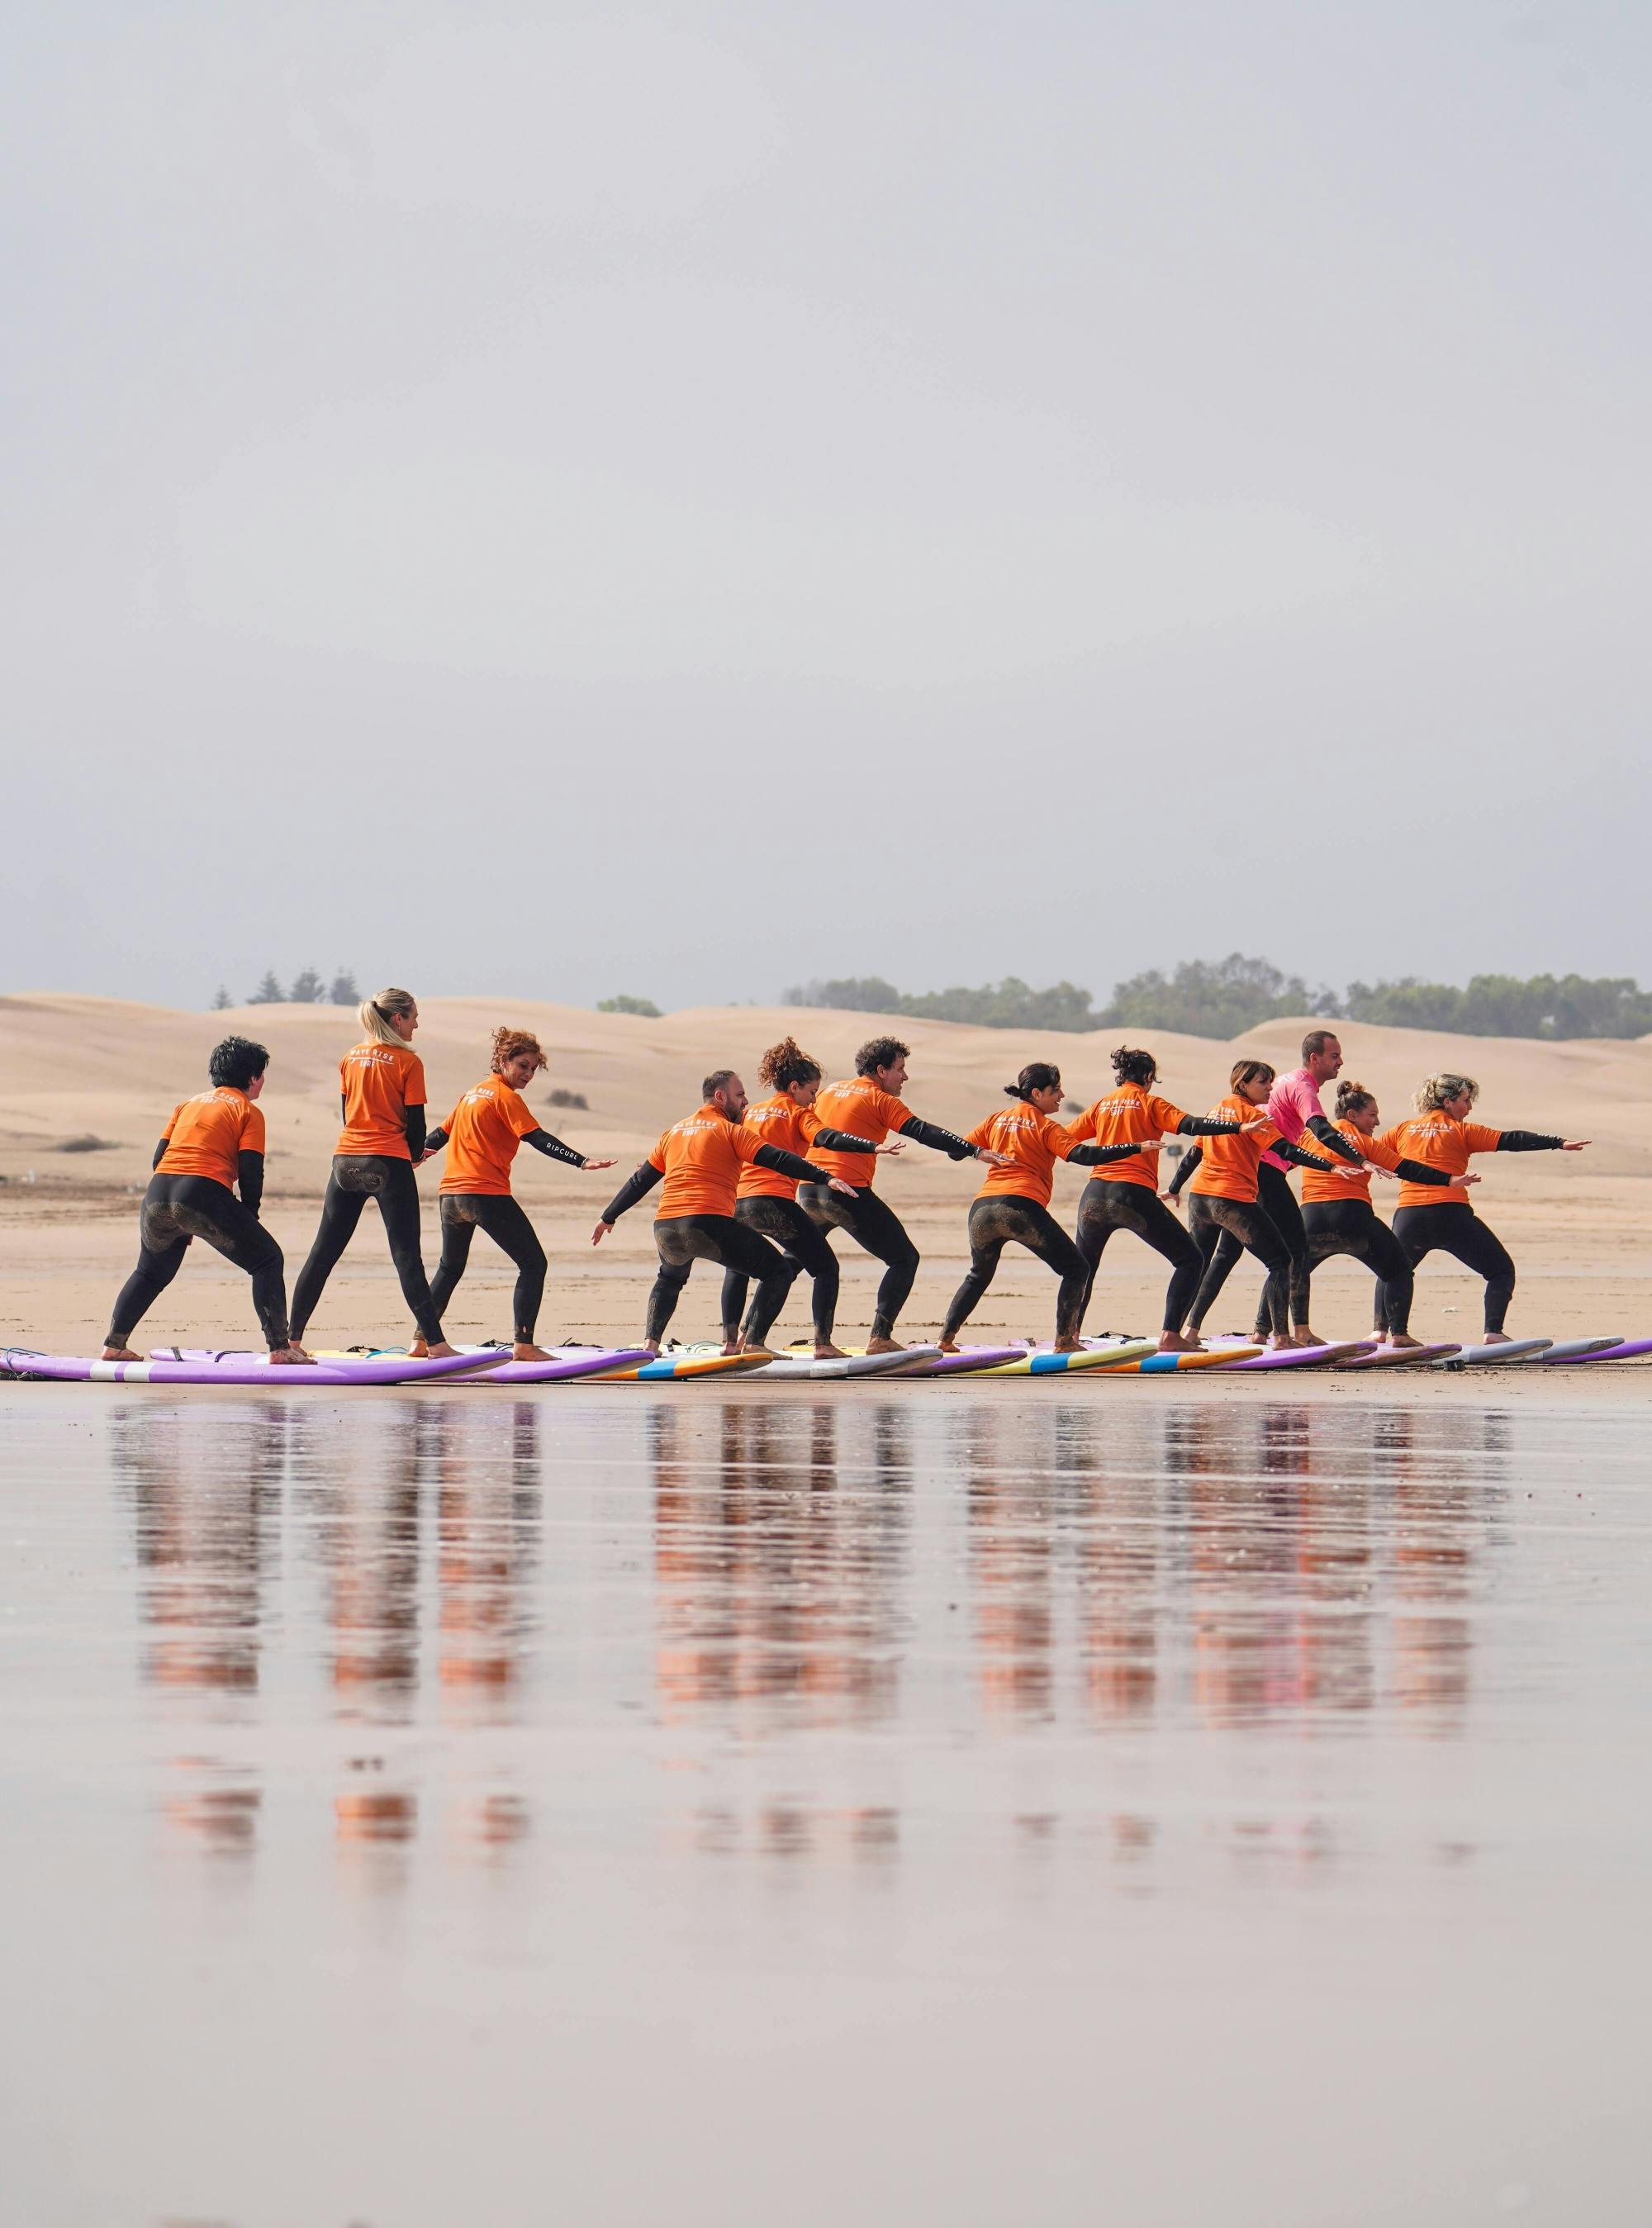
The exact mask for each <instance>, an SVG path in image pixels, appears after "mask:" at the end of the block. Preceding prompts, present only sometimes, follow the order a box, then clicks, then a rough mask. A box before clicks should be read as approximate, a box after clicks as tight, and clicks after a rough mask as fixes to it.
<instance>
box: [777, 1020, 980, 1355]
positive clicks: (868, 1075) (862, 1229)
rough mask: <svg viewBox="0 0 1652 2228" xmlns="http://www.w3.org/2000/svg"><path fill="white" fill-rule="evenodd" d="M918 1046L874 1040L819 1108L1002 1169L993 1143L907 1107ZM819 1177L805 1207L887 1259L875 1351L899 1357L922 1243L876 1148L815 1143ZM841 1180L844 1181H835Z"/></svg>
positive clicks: (866, 1129)
mask: <svg viewBox="0 0 1652 2228" xmlns="http://www.w3.org/2000/svg"><path fill="white" fill-rule="evenodd" d="M910 1057H911V1047H910V1046H907V1045H904V1044H902V1043H901V1041H900V1038H899V1037H872V1038H869V1039H868V1041H867V1042H866V1043H865V1044H863V1045H862V1046H861V1049H860V1050H859V1052H857V1053H855V1073H854V1076H853V1077H852V1078H851V1079H850V1080H849V1081H848V1082H847V1083H829V1084H828V1085H826V1088H825V1089H824V1090H823V1092H821V1094H820V1096H819V1098H817V1099H816V1102H815V1111H816V1114H818V1115H819V1117H820V1118H821V1120H822V1121H823V1122H827V1123H829V1124H831V1126H832V1127H833V1128H834V1129H837V1130H852V1131H853V1132H854V1133H855V1136H859V1137H869V1138H871V1139H872V1140H873V1142H874V1146H875V1145H880V1144H882V1143H883V1142H884V1140H885V1138H886V1137H887V1136H890V1135H891V1134H893V1135H894V1136H901V1137H910V1138H911V1139H912V1142H913V1143H915V1144H919V1145H929V1146H931V1147H932V1148H933V1149H934V1150H935V1151H936V1152H938V1153H945V1154H948V1155H949V1156H951V1158H952V1159H953V1160H955V1161H963V1160H968V1159H969V1158H970V1156H971V1155H972V1154H973V1156H975V1158H976V1160H977V1161H987V1162H991V1163H992V1164H994V1165H995V1166H996V1165H997V1164H999V1163H1000V1162H1002V1158H1003V1156H1002V1154H1000V1153H997V1152H995V1151H994V1150H993V1149H992V1148H991V1147H990V1146H989V1145H971V1144H970V1143H968V1141H967V1140H966V1139H964V1138H963V1137H959V1136H954V1135H953V1133H952V1131H951V1130H943V1129H942V1128H941V1126H940V1124H938V1123H937V1122H925V1120H924V1119H923V1118H922V1117H921V1116H920V1115H917V1114H914V1113H913V1112H912V1109H911V1107H910V1106H906V1105H903V1104H901V1100H900V1093H901V1092H902V1091H904V1090H905V1089H906V1062H907V1060H908V1059H909V1058H910ZM809 1158H810V1162H812V1163H813V1166H812V1167H811V1168H810V1176H811V1177H812V1179H813V1181H811V1182H809V1183H806V1184H804V1185H802V1186H801V1187H800V1188H799V1190H798V1193H797V1204H798V1206H799V1207H802V1208H803V1209H804V1213H806V1214H808V1215H810V1216H811V1217H812V1219H813V1220H814V1221H815V1222H816V1223H817V1224H818V1225H819V1226H820V1227H821V1228H822V1229H823V1230H825V1229H837V1230H847V1231H848V1234H849V1236H850V1237H851V1238H852V1239H854V1240H855V1244H856V1245H860V1246H862V1247H864V1249H865V1250H866V1252H868V1253H870V1254H871V1255H873V1257H874V1258H875V1259H877V1260H880V1261H881V1262H882V1263H883V1264H884V1269H883V1276H882V1277H881V1279H880V1282H879V1284H878V1296H877V1299H876V1301H875V1303H874V1308H873V1314H872V1335H871V1337H870V1338H869V1339H868V1341H867V1343H866V1350H867V1352H868V1354H893V1353H896V1352H897V1351H898V1350H899V1346H900V1341H898V1340H897V1338H896V1337H895V1335H894V1331H895V1317H896V1316H898V1315H899V1314H900V1310H901V1309H902V1308H903V1307H905V1305H906V1300H907V1296H908V1295H909V1294H910V1293H911V1290H912V1279H913V1277H916V1275H917V1274H918V1258H919V1256H918V1248H917V1247H916V1246H915V1245H913V1244H912V1240H911V1239H910V1238H908V1237H907V1235H906V1229H905V1227H904V1226H903V1225H902V1223H901V1220H900V1216H899V1215H898V1214H896V1213H895V1212H894V1210H893V1207H886V1206H885V1204H884V1202H883V1201H882V1200H880V1198H879V1197H878V1194H876V1192H874V1190H873V1188H872V1179H873V1176H874V1174H875V1172H876V1168H877V1162H876V1158H875V1155H874V1150H873V1149H872V1148H871V1147H868V1149H867V1150H865V1151H864V1152H859V1153H842V1152H837V1151H835V1150H834V1149H832V1148H831V1147H829V1146H826V1145H822V1144H815V1145H812V1146H811V1147H810V1152H809ZM833 1178H837V1179H840V1181H831V1180H832V1179H833Z"/></svg>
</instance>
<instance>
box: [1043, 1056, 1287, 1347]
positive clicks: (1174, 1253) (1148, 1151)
mask: <svg viewBox="0 0 1652 2228" xmlns="http://www.w3.org/2000/svg"><path fill="white" fill-rule="evenodd" d="M1255 1112H1256V1109H1255V1108H1254V1107H1252V1109H1251V1115H1252V1117H1254V1115H1255ZM1238 1126H1239V1125H1238V1124H1237V1123H1234V1122H1230V1121H1224V1120H1219V1119H1218V1118H1217V1117H1215V1116H1213V1115H1208V1114H1184V1113H1183V1112H1182V1111H1181V1107H1179V1106H1173V1105H1172V1104H1170V1101H1169V1099H1168V1098H1156V1097H1155V1096H1154V1094H1153V1093H1152V1092H1150V1091H1149V1089H1148V1088H1147V1086H1146V1085H1145V1084H1141V1083H1121V1084H1119V1085H1117V1087H1116V1088H1115V1089H1114V1090H1112V1091H1111V1092H1108V1094H1107V1096H1106V1097H1105V1098H1098V1099H1096V1100H1095V1101H1094V1102H1093V1103H1092V1104H1090V1105H1088V1106H1086V1107H1085V1110H1084V1111H1083V1113H1082V1114H1080V1115H1079V1117H1077V1118H1076V1120H1074V1121H1073V1123H1072V1124H1071V1125H1070V1127H1069V1131H1068V1134H1069V1135H1070V1136H1073V1137H1093V1138H1095V1140H1096V1141H1097V1143H1098V1144H1103V1145H1118V1144H1130V1143H1133V1144H1134V1146H1135V1148H1136V1150H1135V1151H1134V1153H1133V1154H1131V1155H1130V1156H1125V1157H1123V1158H1121V1159H1119V1160H1117V1162H1114V1164H1113V1165H1112V1166H1111V1167H1110V1168H1108V1170H1107V1173H1106V1175H1105V1176H1092V1178H1091V1180H1090V1181H1089V1182H1088V1183H1087V1184H1086V1185H1085V1188H1084V1189H1083V1191H1082V1192H1081V1193H1080V1194H1079V1222H1078V1228H1077V1230H1076V1232H1075V1233H1074V1235H1075V1236H1076V1238H1077V1239H1078V1245H1079V1252H1080V1253H1082V1254H1083V1256H1084V1258H1085V1267H1086V1269H1087V1271H1088V1272H1089V1284H1088V1285H1087V1286H1086V1288H1085V1303H1084V1304H1085V1306H1086V1307H1087V1306H1088V1304H1089V1295H1090V1291H1091V1290H1092V1289H1093V1287H1094V1284H1095V1281H1096V1271H1097V1270H1098V1268H1099V1267H1100V1266H1101V1257H1102V1255H1103V1254H1104V1253H1105V1252H1106V1250H1107V1242H1108V1240H1109V1239H1111V1237H1112V1235H1113V1232H1115V1231H1117V1230H1128V1231H1129V1232H1130V1235H1131V1236H1132V1237H1134V1238H1139V1239H1141V1240H1142V1242H1143V1245H1150V1246H1151V1247H1152V1248H1153V1250H1154V1252H1156V1253H1162V1255H1163V1256H1164V1258H1165V1259H1166V1260H1167V1261H1168V1262H1169V1264H1170V1282H1169V1286H1168V1288H1167V1289H1166V1291H1165V1295H1164V1326H1163V1327H1164V1328H1165V1329H1166V1330H1167V1331H1179V1330H1180V1329H1181V1326H1182V1324H1183V1323H1184V1322H1186V1321H1187V1319H1188V1310H1189V1309H1191V1307H1192V1306H1193V1300H1194V1293H1195V1292H1196V1291H1197V1290H1199V1278H1200V1276H1201V1272H1202V1271H1203V1268H1204V1258H1203V1256H1202V1255H1201V1252H1200V1251H1199V1248H1198V1247H1197V1245H1194V1241H1193V1239H1191V1238H1190V1237H1189V1235H1188V1232H1186V1231H1185V1230H1184V1229H1183V1228H1182V1226H1181V1224H1180V1223H1179V1222H1178V1221H1177V1220H1176V1218H1175V1215H1174V1214H1172V1213H1171V1212H1170V1210H1169V1207H1166V1205H1165V1204H1164V1202H1163V1200H1162V1199H1161V1198H1160V1197H1159V1164H1158V1154H1157V1151H1156V1149H1155V1145H1154V1142H1153V1141H1155V1140H1156V1139H1158V1138H1159V1137H1161V1136H1166V1135H1169V1136H1181V1137H1218V1136H1232V1135H1233V1132H1234V1130H1236V1129H1237V1128H1238ZM1083 1312H1084V1310H1083V1308H1081V1309H1080V1310H1079V1313H1080V1318H1081V1319H1082V1316H1083Z"/></svg>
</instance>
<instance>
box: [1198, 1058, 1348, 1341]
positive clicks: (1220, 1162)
mask: <svg viewBox="0 0 1652 2228" xmlns="http://www.w3.org/2000/svg"><path fill="white" fill-rule="evenodd" d="M1229 1081H1230V1084H1231V1085H1232V1088H1231V1091H1230V1093H1229V1095H1228V1097H1227V1098H1224V1099H1223V1100H1222V1102H1221V1104H1220V1106H1214V1107H1213V1108H1212V1109H1211V1112H1212V1115H1213V1117H1214V1118H1215V1119H1216V1120H1218V1121H1222V1122H1231V1123H1232V1124H1233V1129H1232V1130H1227V1131H1225V1132H1224V1133H1223V1134H1222V1135H1221V1136H1214V1137H1207V1139H1206V1141H1205V1143H1203V1144H1202V1145H1201V1147H1200V1148H1199V1149H1198V1151H1197V1152H1196V1153H1188V1154H1187V1155H1186V1156H1184V1157H1183V1160H1182V1162H1181V1167H1180V1168H1178V1169H1177V1170H1176V1172H1175V1177H1174V1178H1173V1179H1172V1181H1171V1185H1170V1194H1171V1196H1172V1197H1173V1198H1174V1197H1175V1194H1177V1193H1178V1192H1179V1191H1180V1190H1181V1187H1182V1185H1183V1184H1184V1183H1185V1182H1186V1181H1187V1180H1188V1176H1189V1175H1192V1176H1193V1189H1192V1195H1191V1197H1190V1199H1189V1200H1188V1234H1189V1236H1190V1237H1191V1238H1192V1239H1193V1242H1194V1245H1196V1246H1197V1247H1198V1248H1199V1252H1200V1256H1201V1259H1202V1260H1203V1262H1204V1264H1205V1273H1204V1275H1203V1276H1202V1277H1201V1279H1200V1284H1199V1290H1198V1292H1197V1293H1196V1294H1195V1296H1194V1303H1193V1307H1192V1309H1191V1311H1190V1313H1189V1315H1188V1321H1187V1323H1186V1325H1185V1326H1184V1328H1186V1329H1187V1331H1188V1333H1189V1335H1191V1336H1193V1337H1194V1338H1195V1339H1196V1338H1197V1337H1198V1335H1199V1328H1200V1325H1201V1323H1202V1322H1204V1319H1205V1309H1207V1307H1208V1306H1209V1305H1210V1303H1211V1301H1212V1300H1213V1298H1214V1296H1215V1295H1216V1293H1217V1291H1219V1290H1220V1289H1221V1279H1220V1276H1217V1277H1215V1278H1214V1280H1213V1275H1212V1264H1213V1261H1214V1259H1215V1254H1216V1248H1217V1246H1218V1245H1219V1244H1220V1240H1221V1235H1222V1232H1224V1231H1226V1232H1227V1233H1228V1235H1229V1236H1230V1237H1233V1238H1236V1239H1238V1240H1239V1244H1240V1245H1242V1246H1243V1247H1244V1248H1245V1252H1247V1253H1252V1254H1254V1255H1255V1257H1256V1258H1257V1259H1258V1261H1260V1262H1261V1264H1262V1265H1263V1267H1264V1268H1265V1270H1266V1271H1267V1272H1268V1280H1267V1284H1266V1285H1265V1288H1264V1290H1263V1296H1262V1303H1263V1310H1264V1314H1265V1320H1266V1322H1267V1325H1268V1332H1267V1338H1268V1343H1269V1345H1270V1346H1320V1345H1322V1344H1323V1343H1324V1341H1322V1339H1320V1338H1318V1337H1316V1335H1315V1334H1314V1332H1313V1331H1312V1330H1311V1329H1310V1328H1309V1322H1308V1299H1309V1280H1308V1274H1307V1269H1306V1264H1305V1263H1304V1264H1303V1267H1302V1268H1301V1269H1300V1270H1299V1269H1298V1267H1297V1263H1296V1261H1295V1259H1294V1258H1293V1256H1292V1254H1291V1251H1290V1246H1289V1245H1286V1243H1285V1241H1284V1238H1283V1237H1282V1236H1281V1235H1280V1233H1279V1228H1278V1225H1277V1223H1276V1222H1275V1221H1274V1220H1273V1218H1272V1217H1271V1215H1270V1214H1269V1213H1268V1211H1267V1209H1266V1208H1265V1207H1264V1206H1263V1205H1262V1204H1261V1202H1260V1201H1259V1200H1258V1197H1257V1192H1258V1174H1257V1171H1258V1167H1259V1165H1260V1162H1261V1159H1262V1156H1263V1154H1264V1153H1265V1152H1269V1151H1272V1152H1275V1153H1277V1154H1278V1155H1279V1156H1280V1157H1281V1158H1282V1159H1284V1160H1286V1161H1290V1162H1294V1163H1295V1164H1296V1166H1297V1167H1298V1168H1318V1169H1321V1170H1324V1169H1327V1168H1331V1167H1332V1166H1333V1165H1334V1163H1333V1162H1330V1161H1329V1160H1323V1159H1322V1158H1321V1157H1320V1156H1319V1155H1318V1154H1317V1153H1307V1152H1304V1151H1303V1149H1302V1147H1301V1146H1300V1145H1293V1144H1290V1143H1288V1142H1287V1140H1286V1139H1285V1138H1284V1136H1282V1135H1281V1134H1280V1132H1279V1131H1278V1130H1276V1129H1275V1128H1274V1126H1273V1124H1272V1123H1271V1122H1268V1121H1264V1123H1263V1124H1262V1126H1261V1127H1260V1129H1258V1128H1256V1127H1255V1126H1254V1121H1253V1117H1254V1115H1255V1111H1256V1109H1257V1108H1258V1107H1260V1106H1265V1105H1266V1104H1267V1103H1268V1093H1269V1092H1271V1090H1272V1088H1273V1070H1272V1068H1271V1067H1270V1066H1269V1065H1268V1063H1267V1061H1266V1060H1239V1062H1238V1063H1237V1064H1236V1066H1234V1069H1233V1074H1232V1076H1231V1077H1230V1079H1229ZM1293 1322H1294V1328H1293Z"/></svg>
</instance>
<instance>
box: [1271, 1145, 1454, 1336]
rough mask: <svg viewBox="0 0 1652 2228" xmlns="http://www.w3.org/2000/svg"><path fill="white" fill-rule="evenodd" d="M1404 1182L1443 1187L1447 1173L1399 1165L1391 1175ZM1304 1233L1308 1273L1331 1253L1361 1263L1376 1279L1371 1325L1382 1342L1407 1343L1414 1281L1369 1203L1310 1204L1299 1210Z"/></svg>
mask: <svg viewBox="0 0 1652 2228" xmlns="http://www.w3.org/2000/svg"><path fill="white" fill-rule="evenodd" d="M1391 1173H1392V1174H1393V1175H1397V1176H1398V1177H1399V1179H1400V1181H1402V1182H1404V1183H1444V1181H1446V1178H1445V1172H1444V1169H1441V1168H1430V1167H1429V1166H1428V1165H1427V1163H1426V1162H1424V1161H1399V1162H1396V1163H1395V1166H1394V1168H1393V1170H1392V1171H1391ZM1302 1220H1303V1229H1304V1230H1305V1231H1306V1232H1307V1233H1308V1266H1309V1273H1310V1274H1311V1273H1312V1271H1314V1270H1316V1268H1317V1267H1318V1266H1319V1264H1320V1263H1321V1262H1322V1261H1329V1259H1330V1258H1332V1256H1333V1255H1334V1254H1337V1253H1348V1254H1351V1255H1352V1256H1353V1258H1354V1259H1355V1260H1356V1261H1363V1262H1364V1263H1365V1265H1366V1267H1367V1269H1369V1270H1370V1271H1371V1273H1372V1275H1373V1277H1375V1278H1376V1280H1377V1287H1376V1294H1375V1298H1374V1301H1373V1308H1374V1314H1373V1325H1374V1328H1375V1329H1376V1332H1377V1335H1378V1336H1379V1337H1380V1338H1405V1337H1407V1336H1408V1335H1410V1331H1411V1307H1412V1294H1413V1291H1414V1290H1415V1284H1416V1280H1415V1278H1414V1277H1413V1276H1412V1265H1411V1263H1410V1262H1409V1261H1408V1260H1407V1259H1406V1258H1405V1248H1404V1246H1402V1245H1401V1244H1400V1243H1399V1239H1397V1238H1396V1237H1395V1236H1394V1233H1393V1231H1392V1230H1390V1229H1389V1227H1388V1226H1387V1224H1386V1222H1384V1221H1383V1220H1381V1219H1380V1216H1379V1215H1378V1213H1377V1212H1376V1209H1375V1208H1374V1207H1373V1206H1372V1204H1371V1202H1370V1200H1368V1199H1359V1198H1348V1199H1325V1200H1309V1202H1308V1204H1307V1205H1306V1206H1305V1207H1303V1211H1302Z"/></svg>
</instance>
